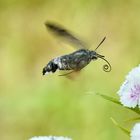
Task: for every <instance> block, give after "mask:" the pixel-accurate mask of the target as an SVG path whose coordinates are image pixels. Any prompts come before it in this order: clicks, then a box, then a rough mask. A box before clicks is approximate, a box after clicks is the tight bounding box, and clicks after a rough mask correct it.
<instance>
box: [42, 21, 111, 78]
mask: <svg viewBox="0 0 140 140" xmlns="http://www.w3.org/2000/svg"><path fill="white" fill-rule="evenodd" d="M45 26H46V28H47V29H48V30H49V31H50V32H51V33H52V34H54V35H55V36H57V37H59V38H61V39H62V40H64V41H66V42H68V43H70V44H72V45H73V46H75V47H76V49H77V50H76V51H74V52H72V53H70V54H66V55H62V56H59V57H56V58H54V59H52V60H50V61H49V62H48V64H47V65H46V66H45V67H44V68H43V71H42V74H43V75H46V74H49V73H55V72H56V71H57V70H66V71H69V72H68V73H65V74H63V75H60V76H64V75H68V74H70V73H72V72H77V71H80V70H81V69H83V68H84V67H85V66H87V65H88V64H89V63H90V62H91V61H95V60H97V59H98V58H100V59H102V60H104V61H105V62H106V64H105V65H103V70H104V71H105V72H110V71H111V65H110V63H109V62H108V61H107V60H106V59H105V56H103V55H100V54H99V53H97V52H96V51H97V49H98V48H99V46H100V45H101V44H102V43H103V42H104V41H105V39H106V37H104V38H103V39H102V41H101V42H100V43H99V45H98V46H97V47H96V48H95V50H89V49H88V47H87V45H86V43H85V42H83V41H81V40H80V39H78V38H77V37H75V36H74V35H73V34H72V33H71V32H70V31H68V30H67V29H65V28H63V27H62V26H60V25H58V24H56V23H53V22H46V23H45Z"/></svg>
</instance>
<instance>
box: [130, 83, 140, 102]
mask: <svg viewBox="0 0 140 140" xmlns="http://www.w3.org/2000/svg"><path fill="white" fill-rule="evenodd" d="M130 97H131V98H133V99H134V100H138V99H139V98H140V85H139V84H138V85H134V87H133V88H131V94H130Z"/></svg>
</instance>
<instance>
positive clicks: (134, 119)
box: [125, 117, 140, 122]
mask: <svg viewBox="0 0 140 140" xmlns="http://www.w3.org/2000/svg"><path fill="white" fill-rule="evenodd" d="M130 121H140V117H136V118H131V119H128V120H125V122H130Z"/></svg>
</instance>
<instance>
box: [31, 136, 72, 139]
mask: <svg viewBox="0 0 140 140" xmlns="http://www.w3.org/2000/svg"><path fill="white" fill-rule="evenodd" d="M29 140H72V139H71V138H69V137H62V136H35V137H32V138H30V139H29Z"/></svg>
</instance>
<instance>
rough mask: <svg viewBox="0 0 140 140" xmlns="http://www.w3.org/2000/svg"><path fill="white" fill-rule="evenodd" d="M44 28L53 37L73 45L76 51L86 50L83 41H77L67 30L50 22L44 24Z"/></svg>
mask: <svg viewBox="0 0 140 140" xmlns="http://www.w3.org/2000/svg"><path fill="white" fill-rule="evenodd" d="M45 26H46V27H47V29H48V30H49V31H50V32H52V33H53V34H54V35H55V36H57V37H59V38H61V39H62V40H63V41H66V42H68V43H70V44H72V45H74V46H75V47H76V48H77V49H86V48H87V45H86V44H85V43H84V42H83V41H81V40H79V39H77V38H76V37H75V36H74V35H72V34H71V33H70V32H69V31H68V30H66V29H64V28H63V27H61V26H60V25H58V24H55V23H52V22H46V23H45Z"/></svg>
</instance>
